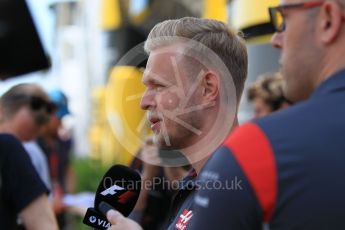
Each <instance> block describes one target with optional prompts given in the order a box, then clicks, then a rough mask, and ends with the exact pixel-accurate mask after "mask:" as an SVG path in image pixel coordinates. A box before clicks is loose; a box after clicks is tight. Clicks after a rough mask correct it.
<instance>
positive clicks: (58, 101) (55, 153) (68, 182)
mask: <svg viewBox="0 0 345 230" xmlns="http://www.w3.org/2000/svg"><path fill="white" fill-rule="evenodd" d="M48 95H49V99H50V100H51V101H52V102H53V103H54V104H55V106H56V111H55V112H54V113H52V114H51V116H50V120H49V122H48V124H47V125H46V126H45V127H44V128H43V131H42V134H41V135H40V137H39V138H38V140H37V142H38V144H39V146H40V147H41V149H42V150H43V152H44V154H45V155H46V157H47V159H48V163H49V171H50V179H51V182H52V199H53V200H52V203H53V209H54V212H55V214H56V216H57V219H58V224H59V227H60V228H61V229H64V227H66V215H65V209H66V207H65V205H64V204H63V202H62V199H63V196H64V194H66V193H73V192H74V185H75V176H74V172H73V169H72V167H71V165H70V158H71V148H72V144H73V143H72V137H71V134H70V133H68V132H66V131H65V130H64V127H63V125H62V119H63V118H64V117H65V116H67V115H68V114H70V112H69V108H68V99H67V97H66V95H65V94H64V93H63V92H62V91H61V90H59V89H54V90H51V91H49V93H48Z"/></svg>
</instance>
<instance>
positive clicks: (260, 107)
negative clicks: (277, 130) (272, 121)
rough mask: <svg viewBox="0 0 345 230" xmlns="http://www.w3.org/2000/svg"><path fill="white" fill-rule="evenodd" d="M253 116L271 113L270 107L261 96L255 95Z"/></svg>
mask: <svg viewBox="0 0 345 230" xmlns="http://www.w3.org/2000/svg"><path fill="white" fill-rule="evenodd" d="M252 104H253V107H254V114H255V116H254V117H255V118H260V117H264V116H267V115H268V114H270V113H272V108H271V107H270V105H269V104H267V103H266V102H265V100H264V99H262V98H261V97H255V98H254V100H253V102H252Z"/></svg>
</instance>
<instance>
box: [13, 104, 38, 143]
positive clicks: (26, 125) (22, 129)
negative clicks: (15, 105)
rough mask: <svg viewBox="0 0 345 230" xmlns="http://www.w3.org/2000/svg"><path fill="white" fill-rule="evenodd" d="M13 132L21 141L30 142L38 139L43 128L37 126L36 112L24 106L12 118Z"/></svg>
mask: <svg viewBox="0 0 345 230" xmlns="http://www.w3.org/2000/svg"><path fill="white" fill-rule="evenodd" d="M10 122H11V123H12V130H13V132H14V135H15V136H16V137H17V138H18V139H19V140H21V141H30V140H33V139H35V138H37V137H38V135H39V134H40V131H41V128H42V126H41V125H39V124H37V122H36V120H35V115H34V112H33V111H32V110H31V109H30V108H29V107H28V106H23V107H22V108H20V109H19V110H18V112H17V113H16V114H15V115H14V116H13V117H12V119H11V121H10Z"/></svg>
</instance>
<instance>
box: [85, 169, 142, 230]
mask: <svg viewBox="0 0 345 230" xmlns="http://www.w3.org/2000/svg"><path fill="white" fill-rule="evenodd" d="M140 189H141V178H140V175H139V173H137V172H136V171H134V170H132V169H130V168H128V167H126V166H123V165H114V166H112V167H111V168H110V169H109V170H108V171H107V172H106V173H105V175H104V176H103V178H102V180H101V182H100V184H99V185H98V188H97V191H96V196H95V202H94V208H88V209H87V212H86V214H85V216H84V220H83V223H84V224H86V225H88V226H90V227H93V228H95V229H100V230H103V229H107V228H109V227H110V226H111V224H110V223H109V222H108V220H107V218H106V213H107V211H109V210H110V209H116V210H117V211H119V212H120V213H122V215H124V216H126V217H127V216H128V215H129V214H130V213H131V211H132V210H133V208H134V206H135V204H136V202H137V200H138V197H139V194H140Z"/></svg>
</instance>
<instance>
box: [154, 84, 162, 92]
mask: <svg viewBox="0 0 345 230" xmlns="http://www.w3.org/2000/svg"><path fill="white" fill-rule="evenodd" d="M163 89H164V86H163V85H156V86H155V90H156V91H158V92H159V91H161V90H163Z"/></svg>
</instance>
